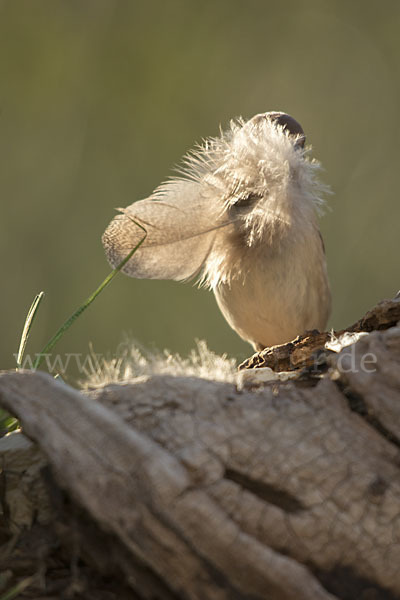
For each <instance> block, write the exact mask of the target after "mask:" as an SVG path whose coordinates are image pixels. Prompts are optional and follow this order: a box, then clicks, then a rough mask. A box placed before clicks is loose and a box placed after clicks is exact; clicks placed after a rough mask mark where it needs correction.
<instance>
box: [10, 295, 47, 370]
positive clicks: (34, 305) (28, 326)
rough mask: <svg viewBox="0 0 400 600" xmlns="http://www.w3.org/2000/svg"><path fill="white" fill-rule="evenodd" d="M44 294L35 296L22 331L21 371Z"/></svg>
mask: <svg viewBox="0 0 400 600" xmlns="http://www.w3.org/2000/svg"><path fill="white" fill-rule="evenodd" d="M43 296H44V292H40V293H39V294H37V295H36V296H35V299H34V301H33V302H32V304H31V307H30V309H29V311H28V314H27V317H26V319H25V324H24V328H23V330H22V335H21V341H20V343H19V349H18V355H17V369H20V368H21V366H22V359H23V357H24V354H25V348H26V344H27V342H28V338H29V334H30V332H31V328H32V323H33V321H34V318H35V316H36V313H37V311H38V308H39V305H40V303H41V301H42V299H43Z"/></svg>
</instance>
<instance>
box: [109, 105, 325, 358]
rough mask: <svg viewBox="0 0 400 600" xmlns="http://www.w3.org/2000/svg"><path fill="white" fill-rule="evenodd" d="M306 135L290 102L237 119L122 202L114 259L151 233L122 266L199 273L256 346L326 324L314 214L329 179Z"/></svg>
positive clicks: (131, 271) (136, 272) (164, 273)
mask: <svg viewBox="0 0 400 600" xmlns="http://www.w3.org/2000/svg"><path fill="white" fill-rule="evenodd" d="M305 141H306V138H305V134H304V131H303V128H302V127H301V125H300V124H299V123H298V122H297V121H296V120H295V119H294V118H293V117H291V116H290V115H288V114H286V113H284V112H277V111H273V112H266V113H261V114H257V115H255V116H254V117H253V118H251V119H250V120H248V121H245V120H244V119H242V118H238V119H234V120H232V121H231V122H230V125H229V127H228V129H227V130H225V131H222V130H221V132H220V135H219V136H218V137H214V138H209V139H206V140H205V141H204V142H203V143H202V144H201V145H200V146H198V147H197V148H195V150H193V151H191V152H189V153H188V154H187V155H186V156H185V157H184V159H183V164H182V167H181V168H180V170H179V174H178V176H176V177H173V178H171V179H169V180H167V181H166V182H164V183H162V184H161V185H160V186H159V187H157V188H156V189H155V190H154V192H153V193H152V194H151V196H149V197H148V198H146V199H145V200H140V201H137V202H134V203H133V204H131V205H129V206H127V207H126V208H125V209H119V210H120V211H121V212H120V214H118V215H117V216H116V217H115V218H114V219H113V220H112V221H111V223H110V224H109V226H108V227H107V229H106V231H105V232H104V234H103V237H102V242H103V246H104V249H105V252H106V256H107V259H108V261H109V263H110V264H111V266H112V267H114V268H115V267H117V265H119V263H120V262H121V261H122V260H123V259H124V258H125V257H126V256H127V255H128V254H129V252H130V251H131V250H132V248H134V247H135V246H136V245H137V244H138V242H139V241H140V240H141V239H142V238H143V237H145V239H144V241H143V243H142V245H141V246H140V247H139V248H138V250H137V251H136V252H135V253H134V254H133V256H132V257H131V258H130V259H129V261H128V262H127V263H126V264H125V266H124V267H123V269H122V270H123V272H124V273H126V274H127V275H130V276H131V277H137V278H146V279H172V280H176V281H187V280H190V279H193V278H198V281H199V283H200V284H202V285H205V286H207V287H208V288H210V289H211V290H212V291H213V292H214V294H215V298H216V300H217V303H218V306H219V308H220V310H221V312H222V314H223V315H224V317H225V319H226V320H227V322H228V323H229V325H230V326H231V327H232V328H233V329H234V330H235V331H236V332H237V333H238V334H239V336H240V337H241V338H243V339H244V340H246V341H248V342H250V343H251V344H252V345H253V347H254V348H255V349H256V350H262V349H263V348H265V347H269V346H275V345H278V344H283V343H286V342H288V341H290V340H292V339H294V338H295V337H296V336H297V335H299V334H302V333H304V332H305V331H307V330H313V329H318V330H320V331H322V330H324V328H325V326H326V323H327V320H328V317H329V314H330V310H331V294H330V288H329V281H328V276H327V267H326V258H325V250H324V244H323V240H322V237H321V233H320V231H319V227H318V218H317V217H318V214H319V213H320V212H321V210H322V208H323V206H324V202H325V200H324V196H325V195H326V193H327V192H328V191H329V189H328V188H327V186H325V185H324V184H323V183H322V182H321V181H320V179H319V172H320V170H321V166H320V163H319V162H318V161H316V160H315V159H310V158H309V154H310V148H309V147H306V146H305ZM139 225H140V226H139ZM144 230H145V232H144Z"/></svg>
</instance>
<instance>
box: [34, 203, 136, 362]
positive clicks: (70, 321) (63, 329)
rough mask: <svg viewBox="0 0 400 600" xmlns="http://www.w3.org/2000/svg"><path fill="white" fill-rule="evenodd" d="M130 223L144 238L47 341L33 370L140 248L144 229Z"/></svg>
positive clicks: (37, 357)
mask: <svg viewBox="0 0 400 600" xmlns="http://www.w3.org/2000/svg"><path fill="white" fill-rule="evenodd" d="M128 217H129V215H128ZM129 218H130V217H129ZM131 221H133V223H135V225H137V226H138V227H140V229H142V230H143V231H144V236H143V237H142V239H141V240H140V242H138V243H137V244H136V246H135V247H134V248H133V249H132V250H131V251H130V252H129V254H128V255H127V256H126V257H125V258H124V259H123V260H122V261H121V262H120V263H119V265H118V266H117V267H115V269H113V271H111V273H110V274H109V275H108V276H107V277H106V278H105V280H104V281H103V282H102V283H101V284H100V285H99V287H98V288H97V289H96V290H95V291H94V292H93V293H92V294H91V295H90V296H89V297H88V298H87V299H86V300H85V301H84V302H83V304H81V305H80V306H79V307H78V308H77V309H76V311H75V312H74V313H72V315H71V316H70V317H69V318H68V319H67V320H66V321H65V323H64V324H63V325H61V327H60V329H58V331H56V333H55V334H54V335H53V337H52V338H51V339H50V340H49V342H47V344H46V345H45V347H44V348H43V350H42V351H41V352H40V354H38V355H37V356H36V360H35V362H34V364H33V369H38V368H39V366H40V365H41V363H42V361H43V359H44V357H45V356H46V355H47V354H49V353H50V351H51V350H52V349H53V348H54V346H55V345H56V344H57V342H58V340H59V339H60V338H61V337H62V336H63V335H64V333H65V332H66V331H67V329H69V328H70V327H71V325H72V324H73V322H74V321H75V320H76V319H77V318H78V317H79V316H80V315H81V314H82V313H83V311H84V310H86V309H87V308H88V306H90V305H91V304H92V302H93V300H95V298H96V297H97V296H98V295H99V294H100V292H101V291H103V290H104V288H105V287H107V285H108V284H109V283H111V281H112V280H113V279H114V277H115V276H116V275H117V274H118V273H119V271H120V270H121V269H122V268H123V267H124V265H126V263H127V262H128V260H129V259H130V258H131V257H132V256H133V255H134V254H135V252H136V250H138V249H139V248H140V246H141V245H142V244H143V242H144V240H145V239H146V236H147V231H146V229H145V228H144V227H142V225H140V223H137V222H136V221H134V220H133V219H132V218H131Z"/></svg>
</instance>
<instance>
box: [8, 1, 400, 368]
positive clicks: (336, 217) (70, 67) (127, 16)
mask: <svg viewBox="0 0 400 600" xmlns="http://www.w3.org/2000/svg"><path fill="white" fill-rule="evenodd" d="M399 31H400V2H399V1H398V0H379V1H378V0H376V1H371V0H364V1H360V0H356V1H351V2H349V1H346V2H345V1H339V0H309V1H306V0H303V1H302V0H295V1H290V0H281V1H280V2H271V1H268V0H267V1H261V0H260V1H255V0H246V1H239V0H221V1H216V0H214V1H211V0H203V1H201V2H188V1H186V2H184V1H183V0H182V1H180V0H169V1H167V2H165V1H161V0H157V1H152V0H150V1H147V2H145V3H144V2H143V3H139V2H133V1H131V2H128V1H127V0H68V1H67V0H64V1H62V0H35V1H32V0H2V1H1V0H0V73H1V77H0V198H1V215H2V217H1V221H0V228H1V231H0V248H1V253H0V256H1V281H2V292H1V295H0V302H1V307H0V308H1V312H0V315H1V323H0V327H1V356H0V358H1V363H0V364H1V367H2V368H9V367H13V366H14V357H13V353H15V352H16V351H17V346H18V341H19V336H20V333H21V328H22V325H23V321H24V318H25V315H26V312H27V309H28V308H29V305H30V303H31V300H32V299H33V296H34V295H35V293H37V292H38V291H39V290H42V289H43V290H45V292H46V298H45V300H44V302H43V303H42V306H41V309H40V313H39V314H38V318H37V321H36V322H35V325H34V329H33V332H32V336H31V341H30V345H29V347H28V352H35V351H39V350H40V349H41V347H42V346H43V344H44V343H45V342H46V341H47V340H48V338H49V337H50V336H51V334H53V333H54V330H55V329H56V328H57V327H58V326H59V325H60V324H61V322H62V321H63V320H64V319H65V318H66V317H67V316H68V315H69V313H71V311H72V310H73V309H74V308H75V307H76V306H77V305H78V304H79V303H80V302H81V301H82V300H83V299H84V298H85V297H86V296H87V295H88V294H89V293H90V292H91V291H92V290H93V289H94V288H95V287H96V286H97V285H98V284H99V283H100V281H101V280H102V279H103V278H104V277H105V275H106V274H107V273H108V272H109V268H108V265H107V263H106V261H105V258H104V255H103V250H102V246H101V243H100V236H101V234H102V232H103V230H104V228H105V227H106V225H107V223H108V222H109V221H110V219H111V218H112V216H113V215H114V208H115V207H118V206H125V205H127V204H130V203H131V202H132V201H133V200H136V199H140V198H144V197H146V196H147V195H149V194H150V192H151V191H152V190H153V188H154V187H155V186H156V185H158V184H159V183H160V182H161V181H162V180H163V179H165V178H166V177H168V176H169V175H171V173H172V169H173V167H174V165H176V164H177V163H178V162H179V160H180V157H181V156H182V155H183V154H184V153H185V152H186V151H187V150H188V149H189V148H191V147H192V146H193V144H194V142H196V141H201V139H202V138H203V137H205V136H209V135H215V134H216V133H218V127H219V124H222V125H223V126H226V125H227V123H228V121H229V119H230V118H231V117H234V116H238V115H243V116H244V117H246V118H249V117H251V116H252V115H253V114H255V113H257V112H262V111H267V110H284V111H287V112H289V113H290V114H292V115H293V116H294V117H295V118H296V119H298V120H299V121H300V122H301V124H302V125H303V127H304V129H305V131H306V133H307V136H308V142H309V143H311V144H312V146H313V153H314V156H316V157H317V158H318V159H319V160H321V162H322V164H323V166H324V167H325V170H326V172H325V181H326V182H327V183H328V184H329V185H330V186H331V187H332V189H333V191H334V196H332V197H331V198H330V205H331V207H332V209H333V210H332V212H330V213H327V215H326V216H325V217H324V218H323V219H322V222H321V227H322V231H323V235H324V238H325V242H326V248H327V255H328V266H329V273H330V279H331V284H332V290H333V300H334V308H333V314H332V318H331V321H330V325H331V326H333V327H336V328H341V327H344V326H346V325H349V324H350V323H351V322H353V321H354V320H356V319H357V318H358V317H360V316H361V315H362V313H363V312H364V311H365V310H366V309H368V308H370V307H371V306H372V305H373V304H374V303H375V302H376V301H378V300H380V299H382V298H384V297H392V296H393V295H394V294H395V293H396V291H397V289H398V288H399V287H400V279H399V266H398V256H399V217H400V208H399V198H398V192H397V176H398V171H399V168H400V165H399V158H400V150H399V147H400V146H399V122H400V121H399V117H398V115H397V111H398V107H399V98H400V35H399ZM124 332H128V333H130V334H131V335H132V336H133V337H135V338H136V339H137V340H139V341H140V342H141V343H143V344H145V345H150V344H154V346H156V347H158V348H164V347H168V348H169V349H171V350H172V351H179V352H182V353H186V352H188V351H189V350H190V349H191V348H192V347H193V346H194V338H202V339H206V340H207V342H208V344H209V346H210V347H211V349H213V350H215V351H217V352H219V353H221V352H227V353H228V354H229V355H231V356H236V357H238V358H244V357H246V356H247V355H249V354H250V353H251V352H252V349H251V347H250V346H249V345H247V344H245V343H244V342H242V341H241V340H240V339H239V338H238V337H237V335H236V334H235V333H234V332H232V331H231V330H230V328H229V326H228V325H227V324H226V323H225V321H224V319H223V317H222V316H221V315H220V313H219V311H218V309H217V306H216V304H215V301H214V298H213V295H212V294H211V293H209V292H207V291H205V290H197V289H196V288H195V287H194V286H193V285H192V284H190V283H189V284H178V283H172V282H157V281H142V280H133V279H129V278H127V277H125V276H118V277H117V278H116V280H115V281H114V283H113V284H112V285H111V287H110V288H108V289H107V290H106V291H105V292H103V294H102V295H101V296H100V297H99V298H98V299H97V301H96V302H95V304H93V306H91V307H90V309H89V310H88V311H87V313H85V314H84V315H83V316H82V317H81V318H80V319H79V321H78V322H77V323H76V324H75V325H74V327H73V328H72V329H71V330H70V331H69V332H68V334H67V335H66V336H65V338H64V339H63V340H62V342H61V343H60V345H59V346H58V347H57V350H58V351H59V352H62V353H83V354H84V353H86V352H87V349H88V344H89V342H92V343H93V346H94V349H95V350H96V351H97V352H99V353H104V352H107V351H109V352H110V353H111V354H112V353H113V352H114V351H115V350H116V348H117V346H118V344H119V343H120V341H121V339H122V337H123V333H124Z"/></svg>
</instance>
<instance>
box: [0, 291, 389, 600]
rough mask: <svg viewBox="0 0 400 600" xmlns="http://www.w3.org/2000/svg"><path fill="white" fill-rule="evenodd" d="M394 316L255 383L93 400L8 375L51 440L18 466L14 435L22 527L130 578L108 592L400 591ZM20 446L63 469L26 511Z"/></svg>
mask: <svg viewBox="0 0 400 600" xmlns="http://www.w3.org/2000/svg"><path fill="white" fill-rule="evenodd" d="M393 306H395V311H397V310H398V306H400V304H399V300H395V301H392V303H390V314H391V315H393V314H394V313H393ZM379 311H381V308H379V309H378V312H379ZM381 312H382V311H381ZM383 312H384V311H383ZM385 314H387V313H385ZM395 314H396V315H397V314H398V313H395ZM376 315H377V312H376V313H375V317H376ZM376 318H377V317H376ZM379 318H380V317H379ZM395 318H396V319H397V317H395ZM391 319H392V317H391ZM381 322H382V321H381ZM386 326H389V329H386V330H384V329H382V330H381V331H373V332H371V333H370V334H369V335H367V336H365V337H362V338H361V339H359V340H358V341H357V342H356V343H355V344H353V345H350V346H347V347H345V348H344V349H342V350H341V352H340V353H333V352H329V353H324V357H323V361H324V368H323V369H322V371H323V372H322V373H321V372H318V369H317V370H315V369H314V371H313V373H312V376H310V377H307V376H306V373H305V372H302V373H301V377H299V379H297V380H294V381H289V382H281V381H272V382H271V383H269V384H266V385H263V386H258V385H257V386H256V387H254V388H253V387H252V386H251V385H249V382H248V381H247V385H246V387H241V386H238V385H235V384H230V383H217V382H213V381H205V380H202V379H196V378H184V377H172V376H165V375H164V376H153V377H149V378H141V379H138V380H135V381H133V382H132V383H127V384H124V385H109V386H106V387H104V388H101V389H98V390H94V391H91V392H89V393H86V394H83V393H81V392H78V391H76V390H74V389H72V388H71V387H69V386H67V385H65V384H63V383H57V381H54V380H53V379H52V378H51V377H50V376H48V375H45V374H43V373H28V372H25V373H4V374H2V375H1V376H0V404H1V405H2V406H3V407H5V408H6V409H7V410H9V411H10V412H12V413H13V414H15V415H17V416H18V418H19V419H20V420H21V422H22V425H23V431H24V434H25V435H26V436H29V438H30V439H31V440H34V442H35V444H31V443H30V442H26V444H27V445H28V447H27V448H20V449H19V450H18V452H20V456H19V458H18V460H17V459H16V454H15V451H13V452H14V454H12V452H11V451H10V450H1V445H0V452H1V455H2V456H3V461H4V462H5V465H4V473H5V485H4V494H3V506H4V507H5V508H6V515H5V516H6V517H7V528H8V531H17V530H18V529H19V528H20V527H21V524H24V525H25V527H26V526H28V527H32V525H33V523H34V522H35V526H38V525H40V526H41V527H42V528H47V529H46V531H48V532H51V536H53V537H51V544H52V546H51V547H52V549H54V545H57V544H61V546H62V548H63V552H64V555H63V556H64V557H65V556H67V557H70V558H71V557H73V558H74V559H75V562H76V560H77V556H80V557H81V558H82V563H81V567H80V568H81V569H83V568H84V567H83V566H82V565H90V568H91V569H92V570H93V572H96V573H102V574H103V575H107V576H108V577H109V578H112V577H114V581H115V582H118V584H121V585H122V586H125V587H123V588H122V587H121V589H120V591H119V593H118V594H117V596H108V597H109V598H111V597H120V598H125V597H126V598H129V597H130V598H160V599H164V598H165V599H172V598H183V599H196V600H197V599H198V600H200V599H201V600H205V599H210V600H213V599H218V600H223V599H231V598H233V599H239V598H246V599H250V600H252V599H253V600H256V599H263V598H265V599H273V600H283V599H287V600H291V599H296V600H301V599H304V600H318V599H321V600H328V599H331V600H332V599H334V598H341V599H349V600H350V599H351V600H356V599H358V598H365V599H369V598H377V599H395V598H400V426H399V423H400V368H399V363H400V328H399V327H398V326H393V319H392V320H390V319H387V325H386ZM21 435H22V434H17V435H15V434H14V436H13V437H14V438H15V439H17V440H18V439H21ZM5 439H6V440H7V443H10V442H9V440H10V438H5ZM38 448H39V449H40V450H38ZM21 452H22V455H23V456H24V459H23V460H26V456H27V454H26V452H28V455H29V456H32V461H31V462H32V464H36V465H43V464H46V465H48V467H47V471H46V472H47V475H46V476H43V475H42V476H39V474H38V470H36V472H35V476H34V477H33V481H34V482H35V483H34V485H35V486H36V490H37V493H36V496H34V498H33V499H32V498H30V502H31V505H29V503H28V510H27V512H25V513H24V517H23V518H22V517H21V516H20V514H19V513H18V510H17V509H16V508H15V502H14V500H13V494H15V490H16V489H18V490H22V492H21V498H22V497H23V496H24V494H26V492H25V490H26V489H27V485H26V477H27V471H26V469H25V468H22V470H21V469H20V470H18V468H16V464H17V463H18V461H19V463H21V461H22V459H21ZM24 452H25V454H24ZM17 454H18V453H17ZM29 461H30V459H28V463H29ZM35 468H36V467H35ZM18 473H19V474H18ZM12 477H14V481H15V478H16V480H17V481H18V482H19V484H18V485H15V484H14V485H12V484H11V481H12ZM24 486H25V487H24ZM28 487H29V486H28ZM46 489H47V495H46V494H45V490H46ZM43 494H45V496H46V499H45V500H44V499H43ZM35 498H37V500H35ZM21 501H22V500H21ZM43 552H44V551H43ZM48 556H52V557H53V560H54V553H53V554H52V551H50V550H49V548H47V555H46V556H44V558H43V557H42V558H43V561H44V563H45V565H46V568H47V569H48V570H49V572H50V571H51V568H50V567H49V565H48V564H46V560H47V558H46V557H48ZM4 557H6V558H7V560H8V563H7V566H8V567H9V568H11V569H12V568H13V564H14V563H13V559H14V560H15V555H13V552H12V550H10V548H9V547H8V548H7V552H3V558H4ZM58 559H59V558H58ZM59 560H61V559H59ZM64 560H65V558H64ZM33 571H34V570H32V572H33ZM122 575H123V577H122ZM42 576H43V577H44V574H43V573H42ZM37 585H39V584H37ZM28 589H29V588H28ZM129 589H130V590H132V591H131V592H129V591H127V590H129ZM79 593H80V594H81V596H79ZM110 593H111V592H110ZM76 594H77V596H78V597H82V598H89V597H97V598H101V597H102V596H101V594H100V593H98V594H97V596H91V595H90V592H89V591H87V592H84V591H81V592H79V590H78V592H76ZM85 594H86V595H85ZM126 594H127V595H126ZM39 595H40V594H39V592H38V593H37V596H38V597H39ZM31 597H34V596H31ZM41 597H45V594H44V592H43V591H42V592H41Z"/></svg>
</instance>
